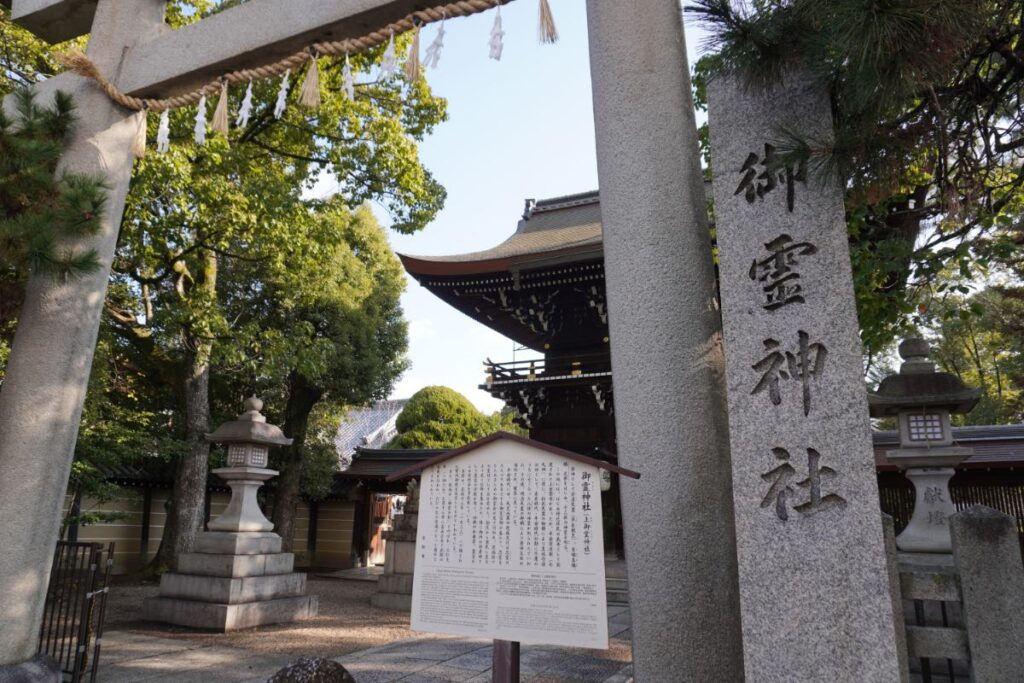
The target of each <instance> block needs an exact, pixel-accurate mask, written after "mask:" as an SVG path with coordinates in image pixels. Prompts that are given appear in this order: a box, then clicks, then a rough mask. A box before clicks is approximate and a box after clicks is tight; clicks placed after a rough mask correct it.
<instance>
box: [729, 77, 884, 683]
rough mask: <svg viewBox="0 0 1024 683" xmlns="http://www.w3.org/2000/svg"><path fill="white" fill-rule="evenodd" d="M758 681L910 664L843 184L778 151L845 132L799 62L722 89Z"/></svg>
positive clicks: (738, 495) (751, 631) (732, 355)
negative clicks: (762, 83) (897, 613)
mask: <svg viewBox="0 0 1024 683" xmlns="http://www.w3.org/2000/svg"><path fill="white" fill-rule="evenodd" d="M709 103H710V123H711V151H712V168H713V169H714V179H713V183H712V185H713V188H714V194H715V216H716V220H717V225H716V228H717V236H718V244H719V249H720V278H721V283H720V287H721V292H722V312H723V318H724V329H725V358H726V371H727V375H728V394H729V429H730V435H731V452H732V473H733V478H732V485H733V501H734V507H735V515H736V543H737V549H738V556H739V579H740V604H741V609H742V614H743V654H744V667H745V670H746V680H748V681H782V680H785V681H826V680H827V681H878V682H880V683H881V682H888V681H896V680H899V679H900V670H899V665H898V656H897V651H896V628H895V624H894V616H893V604H892V600H891V597H890V596H891V593H890V586H889V579H888V573H887V566H886V557H885V543H884V537H883V533H882V524H881V515H880V514H879V503H878V485H877V483H876V478H875V467H874V457H873V449H872V444H871V432H870V426H869V421H868V410H867V401H866V396H865V391H864V383H863V378H862V374H861V345H860V339H859V336H858V326H857V317H856V310H855V307H854V298H853V278H852V275H851V268H850V256H849V252H848V248H847V233H846V223H845V220H844V213H843V197H842V192H841V189H840V187H839V186H838V185H837V184H836V183H835V182H832V181H829V180H827V179H824V178H820V177H817V175H816V174H814V173H811V172H809V171H808V169H807V168H806V167H805V166H804V165H801V164H798V163H793V164H790V165H785V164H780V163H779V162H780V158H779V154H780V149H779V146H780V143H778V139H779V138H780V137H782V136H783V135H784V133H783V131H794V132H796V133H798V134H800V135H802V136H805V137H806V138H808V139H810V140H815V141H825V140H828V139H830V138H831V134H832V122H831V118H830V114H829V104H828V100H827V98H826V97H825V96H824V93H822V92H820V91H818V90H817V89H816V88H814V87H812V86H811V85H809V84H808V83H807V82H806V81H803V80H801V79H799V78H794V77H789V78H787V79H786V80H785V82H784V83H781V84H779V85H777V86H774V87H770V88H768V89H767V91H764V90H759V91H751V92H747V91H744V90H743V89H742V87H741V86H740V85H739V84H738V83H737V82H736V81H733V80H731V79H729V78H725V77H722V78H719V79H716V80H715V81H713V82H712V83H711V87H710V88H709Z"/></svg>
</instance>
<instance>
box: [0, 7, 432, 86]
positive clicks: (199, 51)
mask: <svg viewBox="0 0 1024 683" xmlns="http://www.w3.org/2000/svg"><path fill="white" fill-rule="evenodd" d="M0 2H4V3H5V4H8V3H10V2H11V0H0ZM422 4H423V3H422V2H417V1H416V0H333V1H332V2H324V0H288V2H281V1H280V0H249V2H246V3H244V4H241V5H238V6H236V7H232V8H230V9H227V10H225V11H223V12H221V13H219V14H215V15H213V16H211V17H208V18H206V19H203V20H202V21H199V22H196V23H195V24H191V25H189V26H186V27H184V28H182V29H180V30H178V31H170V30H168V31H167V32H165V33H163V34H162V35H159V36H157V37H155V38H153V39H151V40H146V41H143V42H140V43H139V44H137V45H135V46H134V47H133V48H131V49H130V50H129V51H128V52H127V54H126V55H125V56H124V59H123V60H122V67H121V69H120V72H119V73H118V74H109V75H108V77H109V78H110V79H111V80H112V81H114V82H115V83H116V84H117V86H118V88H120V89H121V91H122V92H124V93H126V94H129V95H133V96H136V97H169V96H173V95H177V94H180V93H182V92H186V91H189V90H192V89H194V88H195V87H197V86H199V85H202V84H203V83H207V82H209V81H210V80H211V79H213V78H216V77H217V76H219V75H221V74H224V73H227V72H230V71H234V70H236V69H241V68H246V67H251V66H254V65H256V64H263V63H269V62H274V61H277V60H278V59H280V58H282V57H285V56H287V55H289V54H293V53H295V52H297V51H299V50H301V49H302V48H303V47H306V46H308V45H311V44H313V43H315V42H320V41H326V40H342V39H345V38H354V37H358V36H361V35H364V34H366V33H368V32H369V31H372V30H376V29H379V28H380V27H382V26H386V25H387V24H390V23H391V22H394V21H397V20H398V19H401V18H403V17H405V16H407V15H408V14H409V13H411V12H412V11H414V10H415V9H416V8H417V7H420V6H422ZM95 11H96V0H13V8H12V12H11V17H12V19H13V20H14V21H15V22H16V23H18V24H20V25H22V26H24V27H25V28H27V29H29V30H30V31H32V32H33V33H35V34H36V35H38V36H39V37H41V38H43V39H44V40H48V41H50V42H59V41H61V40H67V39H69V38H74V37H77V36H81V35H84V34H86V33H88V32H89V31H91V30H92V20H93V15H94V14H95Z"/></svg>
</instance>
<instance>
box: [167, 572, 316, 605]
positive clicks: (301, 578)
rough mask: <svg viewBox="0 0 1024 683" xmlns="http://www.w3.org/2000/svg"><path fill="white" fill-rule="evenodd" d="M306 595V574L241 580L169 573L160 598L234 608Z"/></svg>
mask: <svg viewBox="0 0 1024 683" xmlns="http://www.w3.org/2000/svg"><path fill="white" fill-rule="evenodd" d="M305 592H306V575H305V574H302V573H292V574H276V575H268V576H243V577H237V578H231V577H219V576H202V575H199V574H178V573H167V574H164V575H163V577H161V579H160V597H163V598H181V599H183V600H195V601H198V602H211V603H220V604H225V605H234V604H240V603H246V602H255V601H258V600H273V599H276V598H290V597H295V596H300V595H302V594H303V593H305Z"/></svg>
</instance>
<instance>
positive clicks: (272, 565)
mask: <svg viewBox="0 0 1024 683" xmlns="http://www.w3.org/2000/svg"><path fill="white" fill-rule="evenodd" d="M294 568H295V554H294V553H267V554H259V555H231V554H214V553H182V555H181V556H180V557H179V558H178V573H181V574H201V575H203V576H234V577H242V576H264V575H268V574H290V573H291V572H292V570H293V569H294Z"/></svg>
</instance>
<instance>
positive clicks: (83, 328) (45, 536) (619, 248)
mask: <svg viewBox="0 0 1024 683" xmlns="http://www.w3.org/2000/svg"><path fill="white" fill-rule="evenodd" d="M440 1H441V0H439V2H438V4H440ZM0 2H4V4H5V5H7V6H11V4H12V0H0ZM433 4H435V3H432V2H422V1H420V2H417V1H415V0H331V1H325V0H249V2H247V3H244V4H242V5H239V6H237V7H233V8H231V9H229V10H226V11H224V12H222V13H220V14H217V15H215V16H212V17H210V18H207V19H203V20H202V21H200V22H197V23H196V24H193V25H191V26H188V27H186V28H183V29H181V30H178V31H172V30H170V29H169V28H168V27H167V26H166V25H165V23H164V21H163V19H164V10H165V5H166V0H13V7H12V18H13V19H14V20H15V21H16V22H18V23H20V24H21V25H23V26H25V27H26V28H28V29H30V30H31V31H33V32H34V33H36V34H37V35H38V36H40V37H41V38H43V39H45V40H48V41H50V42H58V41H62V40H66V39H69V38H73V37H76V36H81V35H84V34H86V33H91V34H92V37H91V40H90V42H89V48H88V55H89V57H90V58H91V59H92V61H93V62H94V63H95V64H96V65H97V66H98V67H99V69H100V70H101V71H102V72H103V73H104V74H105V75H106V76H107V78H109V79H110V81H111V82H113V83H114V84H115V85H116V86H117V87H118V88H119V89H120V90H121V91H123V92H125V93H127V94H129V95H133V96H137V97H151V98H156V97H168V96H172V95H175V94H177V93H181V92H185V91H188V90H191V89H193V88H195V87H197V86H200V85H202V84H204V83H207V82H209V81H210V80H211V79H213V78H216V77H217V76H219V75H221V74H224V73H227V72H229V71H232V70H236V69H240V68H248V67H255V66H259V65H261V64H265V63H268V62H271V61H275V60H277V59H279V58H281V57H283V56H286V55H288V54H292V53H294V52H296V51H298V50H301V49H303V48H304V47H306V46H308V45H310V44H312V43H314V42H317V41H322V40H340V39H344V38H349V37H357V36H360V35H365V34H366V33H368V32H370V31H372V30H376V29H379V28H381V27H383V26H386V25H387V24H389V23H391V22H393V21H396V20H398V19H400V18H402V17H405V16H407V15H408V14H409V13H410V12H412V11H414V10H416V9H422V8H423V7H426V6H430V5H433ZM587 8H588V17H589V19H588V23H589V32H590V51H591V66H592V80H593V97H594V114H595V123H596V133H597V156H598V171H599V177H600V186H601V208H602V214H603V224H604V249H605V264H606V272H607V281H608V290H609V304H610V306H609V308H610V311H609V313H610V320H611V328H612V335H611V338H612V362H613V364H614V371H615V377H616V387H615V390H616V398H617V404H618V405H617V406H616V407H617V410H616V417H617V425H618V434H619V444H620V446H619V459H620V464H622V465H623V466H625V467H629V468H632V469H635V470H638V471H640V472H643V473H644V475H645V476H644V478H643V479H642V480H641V482H640V483H638V484H637V485H636V486H630V487H625V491H624V501H623V508H624V515H625V522H626V528H627V538H626V540H627V551H628V562H629V572H630V579H631V581H630V584H631V588H630V598H631V601H632V604H633V622H634V627H633V631H634V641H633V645H634V660H635V671H636V674H637V678H638V679H640V680H669V679H672V680H739V679H741V678H742V651H741V644H740V629H739V618H738V587H737V578H736V557H735V550H734V548H735V544H734V530H733V512H732V498H731V488H730V466H729V454H728V439H727V434H726V424H725V412H724V405H725V403H724V398H723V392H724V389H723V376H722V375H723V359H722V347H721V321H720V316H719V312H718V310H717V307H716V305H715V301H716V297H715V285H714V274H713V270H712V260H711V250H710V239H709V234H708V230H707V219H706V215H705V208H704V207H705V203H704V192H703V186H702V181H701V175H700V168H699V161H698V146H697V136H696V127H695V124H694V118H693V106H692V101H691V96H690V82H689V72H688V67H687V63H686V50H685V43H684V38H683V31H682V19H681V14H680V7H679V0H638V1H637V2H621V1H620V0H587ZM37 89H38V91H39V93H40V96H41V99H42V100H44V101H45V100H46V99H47V98H48V97H50V96H52V94H53V92H54V91H55V90H57V89H61V90H64V91H65V92H68V93H70V94H72V95H73V96H74V97H75V102H76V104H77V105H78V113H79V119H80V122H79V125H78V128H77V130H76V134H75V138H74V140H73V142H72V144H71V146H70V147H69V148H68V150H67V152H66V154H65V156H64V158H63V159H62V162H61V163H62V168H63V169H66V170H69V171H74V172H78V173H92V174H99V175H102V176H103V177H104V178H105V180H106V182H107V184H108V186H109V188H110V190H109V197H108V202H107V210H106V214H105V217H104V222H103V229H102V231H101V232H100V233H99V234H98V235H96V236H93V237H90V238H88V239H85V240H81V241H80V242H79V243H77V244H75V245H73V246H75V247H78V248H83V249H94V250H95V251H96V253H97V254H98V255H99V259H100V261H101V263H103V264H105V265H106V266H107V267H109V265H110V263H111V261H112V258H113V252H114V246H115V241H116V237H117V232H118V229H119V226H120V222H121V216H122V211H123V206H124V200H125V195H126V193H127V191H128V186H129V180H130V178H131V170H132V159H131V157H130V154H129V149H130V146H131V140H132V138H133V135H134V131H135V130H136V126H137V123H136V121H137V119H136V118H135V117H136V116H138V115H137V114H135V113H133V112H130V111H126V110H124V109H122V108H120V107H119V106H117V105H115V104H114V103H113V102H111V100H109V99H108V97H107V96H106V95H105V94H104V93H102V92H101V91H100V90H99V89H98V88H97V87H96V86H95V84H94V83H92V82H90V81H86V80H83V79H81V78H79V77H77V76H74V75H70V74H65V75H61V76H58V77H55V78H52V79H50V80H48V81H46V82H45V83H42V84H40V85H39V86H38V88H37ZM107 278H108V269H107V268H104V269H101V270H99V271H97V272H96V273H93V274H92V275H89V276H86V277H84V278H81V279H79V280H75V281H74V282H58V281H54V280H52V279H48V278H45V277H32V278H31V279H30V281H29V284H28V289H27V294H26V299H25V302H24V305H23V308H22V311H21V316H20V320H19V325H18V329H17V333H16V336H15V340H14V345H13V349H12V353H11V357H10V359H9V363H8V367H7V375H6V378H5V380H4V384H3V391H2V392H0V520H2V524H0V549H2V551H0V595H2V596H3V599H2V602H0V605H2V606H0V675H2V674H3V669H4V665H17V664H19V663H22V662H25V661H27V660H29V659H30V658H32V656H33V655H34V654H35V652H36V647H37V638H38V629H39V624H40V620H41V615H42V609H43V602H44V598H45V593H46V584H47V577H48V572H49V566H50V561H51V556H52V553H53V546H54V541H55V540H56V538H57V532H58V526H59V520H60V515H61V509H62V503H63V497H64V492H65V488H66V485H67V479H68V472H69V467H70V461H71V458H72V454H73V452H74V445H75V440H76V437H77V430H78V423H79V419H80V416H81V410H82V402H83V400H84V397H85V391H86V385H87V381H88V376H89V369H90V365H91V361H92V357H93V350H94V346H95V342H96V335H97V329H98V326H99V320H100V315H101V312H102V308H103V300H104V295H105V291H106V286H107Z"/></svg>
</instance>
